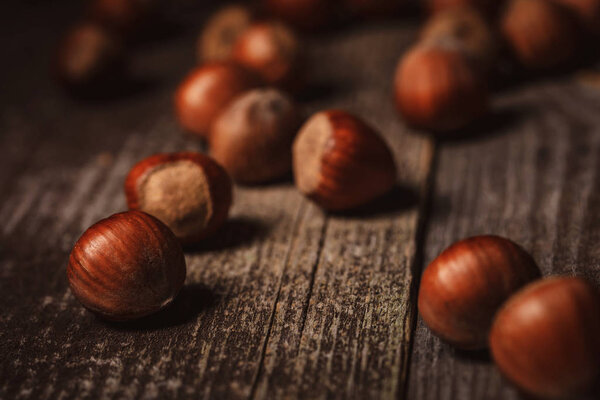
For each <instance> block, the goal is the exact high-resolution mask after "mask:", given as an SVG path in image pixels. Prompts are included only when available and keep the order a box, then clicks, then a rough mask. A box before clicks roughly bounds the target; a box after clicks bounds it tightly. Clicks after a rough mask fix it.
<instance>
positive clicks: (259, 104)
mask: <svg viewBox="0 0 600 400" xmlns="http://www.w3.org/2000/svg"><path fill="white" fill-rule="evenodd" d="M299 123H300V116H299V115H298V110H297V107H296V105H295V104H294V102H293V101H292V100H291V99H290V98H289V97H288V96H287V95H285V94H284V93H282V92H280V91H278V90H276V89H255V90H252V91H250V92H247V93H245V94H243V95H242V96H240V97H238V98H236V99H235V100H234V101H233V102H232V103H231V104H230V105H229V107H228V108H227V109H226V110H225V111H224V112H223V113H222V114H221V115H220V116H219V118H218V119H217V121H216V122H215V124H214V125H213V129H212V133H211V135H210V149H211V155H212V156H213V157H214V158H215V160H217V162H219V163H220V164H221V165H223V167H225V169H226V170H227V172H228V173H229V175H231V177H232V178H233V179H234V180H235V181H238V182H241V183H261V182H266V181H270V180H273V179H275V178H279V177H281V176H283V175H285V174H286V173H287V172H289V171H290V170H291V168H292V142H293V141H294V136H295V135H296V132H297V129H298V126H299Z"/></svg>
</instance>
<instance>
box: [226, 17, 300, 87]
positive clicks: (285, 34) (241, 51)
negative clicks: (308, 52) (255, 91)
mask: <svg viewBox="0 0 600 400" xmlns="http://www.w3.org/2000/svg"><path fill="white" fill-rule="evenodd" d="M300 52H301V49H300V43H299V42H298V39H297V38H296V35H295V34H294V32H292V31H291V30H290V29H289V28H288V27H286V26H285V25H283V24H280V23H277V22H265V23H255V24H253V25H251V26H250V27H249V28H248V29H246V30H245V31H244V32H243V33H242V34H241V35H240V36H239V37H238V40H237V42H236V43H235V46H234V49H233V59H234V60H235V61H237V62H238V63H240V64H242V65H244V66H246V67H247V68H250V69H252V70H253V71H255V72H256V73H258V74H259V75H260V76H261V77H262V79H263V80H264V81H265V82H266V83H267V84H270V85H275V86H288V87H298V86H299V85H300V84H299V82H298V81H299V80H300V77H299V72H300V68H299V63H300V61H301V60H300V56H301V54H300Z"/></svg>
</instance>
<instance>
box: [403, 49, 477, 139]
mask: <svg viewBox="0 0 600 400" xmlns="http://www.w3.org/2000/svg"><path fill="white" fill-rule="evenodd" d="M483 75H484V74H483V73H482V72H481V70H480V69H479V68H477V67H476V64H475V63H474V62H473V61H472V60H470V59H469V57H468V56H467V55H466V53H465V52H464V50H463V48H462V46H461V45H460V43H458V42H456V41H451V40H446V41H443V42H438V43H435V44H431V43H426V44H421V45H417V46H415V47H413V48H412V49H411V50H409V51H408V52H407V53H406V54H405V55H404V56H403V57H402V59H401V60H400V62H399V64H398V67H397V69H396V75H395V79H394V91H395V99H396V107H397V109H398V111H399V112H400V114H401V115H402V116H403V117H404V120H405V121H406V122H407V123H408V124H409V125H411V126H413V127H415V128H419V129H425V130H429V131H432V132H434V133H446V132H451V131H455V130H458V129H461V128H464V127H466V126H467V125H469V124H470V123H472V122H473V121H475V120H476V119H477V118H479V117H480V116H481V115H482V114H484V113H485V112H486V110H487V104H488V103H487V87H486V84H485V81H484V76H483Z"/></svg>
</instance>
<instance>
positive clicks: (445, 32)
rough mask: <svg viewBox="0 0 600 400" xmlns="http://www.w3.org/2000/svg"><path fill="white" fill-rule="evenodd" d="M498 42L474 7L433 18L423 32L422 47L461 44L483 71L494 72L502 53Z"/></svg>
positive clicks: (442, 13) (465, 7) (440, 13)
mask: <svg viewBox="0 0 600 400" xmlns="http://www.w3.org/2000/svg"><path fill="white" fill-rule="evenodd" d="M497 39H498V38H497V37H496V33H495V32H494V31H493V29H492V27H491V26H490V24H489V23H488V22H487V21H486V19H485V18H484V17H483V15H482V14H481V13H480V12H479V11H477V10H476V9H475V8H473V7H469V6H464V7H454V8H449V9H447V10H443V11H441V12H439V13H437V14H435V15H433V16H432V17H431V18H430V19H429V20H428V21H427V23H426V24H425V26H424V27H423V28H422V30H421V34H420V41H421V43H431V44H436V43H439V42H444V41H447V40H455V41H457V42H459V43H460V45H461V46H462V48H463V49H464V51H465V53H466V54H467V55H468V56H469V57H470V58H471V59H472V60H474V61H475V62H476V63H477V65H479V66H481V68H482V70H483V71H485V72H487V71H490V70H492V68H493V66H494V64H495V61H496V58H497V55H498V54H497V53H498V40H497Z"/></svg>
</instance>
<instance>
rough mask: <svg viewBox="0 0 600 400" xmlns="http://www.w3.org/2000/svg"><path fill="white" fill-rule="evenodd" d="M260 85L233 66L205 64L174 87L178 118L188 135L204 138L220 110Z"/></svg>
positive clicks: (236, 66) (253, 78)
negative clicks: (189, 133) (175, 89)
mask: <svg viewBox="0 0 600 400" xmlns="http://www.w3.org/2000/svg"><path fill="white" fill-rule="evenodd" d="M259 83H260V82H259V80H258V78H257V77H256V76H255V75H254V74H253V73H252V72H250V71H248V70H247V69H246V68H244V67H242V66H240V65H237V64H235V63H232V62H214V63H207V64H204V65H203V66H201V67H198V68H196V69H194V70H193V71H192V72H191V73H190V74H189V75H188V76H187V77H186V78H185V80H184V81H183V82H182V83H181V84H180V85H179V87H178V88H177V92H176V93H175V112H176V114H177V118H178V120H179V122H180V124H181V125H182V126H183V127H184V128H185V129H187V130H188V131H189V132H191V133H193V134H195V135H197V136H199V137H201V138H204V139H206V137H207V136H208V134H209V133H210V128H211V125H212V123H213V122H214V120H215V119H216V118H217V116H218V115H219V114H220V113H221V111H223V110H224V109H225V108H226V107H227V105H228V104H229V103H230V102H231V101H232V100H233V99H234V98H235V97H237V96H238V95H240V94H241V93H243V92H245V91H247V90H250V89H252V88H254V87H256V86H258V85H259Z"/></svg>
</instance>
